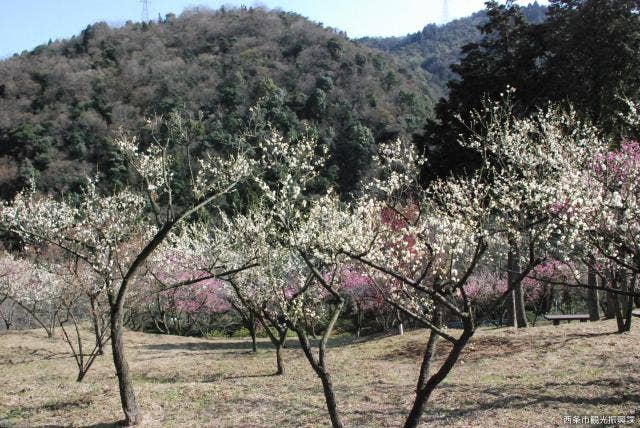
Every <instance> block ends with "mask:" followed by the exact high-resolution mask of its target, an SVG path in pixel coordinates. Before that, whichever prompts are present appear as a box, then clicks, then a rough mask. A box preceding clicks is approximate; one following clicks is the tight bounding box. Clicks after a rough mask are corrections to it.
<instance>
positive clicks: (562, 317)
mask: <svg viewBox="0 0 640 428" xmlns="http://www.w3.org/2000/svg"><path fill="white" fill-rule="evenodd" d="M544 317H545V319H547V320H549V321H551V322H553V325H560V321H567V322H571V321H574V320H578V321H580V322H587V321H589V314H555V315H544Z"/></svg>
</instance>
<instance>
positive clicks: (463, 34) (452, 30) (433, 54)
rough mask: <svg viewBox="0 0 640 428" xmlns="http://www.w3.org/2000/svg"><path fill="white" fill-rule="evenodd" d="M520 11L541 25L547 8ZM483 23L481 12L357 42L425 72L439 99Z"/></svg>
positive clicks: (478, 35)
mask: <svg viewBox="0 0 640 428" xmlns="http://www.w3.org/2000/svg"><path fill="white" fill-rule="evenodd" d="M521 11H522V14H523V16H524V18H525V19H526V20H527V21H528V22H531V23H540V22H543V21H544V19H545V14H546V12H547V7H546V6H542V5H540V4H538V2H534V3H531V4H529V5H527V6H523V7H522V9H521ZM486 21H487V14H486V11H480V12H477V13H474V14H473V15H471V16H469V17H465V18H461V19H456V20H454V21H451V22H449V23H447V24H446V25H442V26H438V25H435V24H429V25H427V26H425V27H424V28H423V29H422V31H418V32H416V33H413V34H408V35H407V36H405V37H385V38H376V37H366V38H363V39H360V42H362V43H364V44H366V45H367V46H371V47H374V48H377V49H380V50H383V51H386V52H389V53H392V54H394V55H396V56H398V57H399V58H402V59H404V60H405V61H407V62H408V63H409V64H410V65H411V69H412V70H414V71H415V70H418V69H422V70H423V71H425V72H426V73H427V76H428V80H429V83H430V85H431V88H432V91H433V94H434V95H435V96H436V97H438V98H440V97H443V96H445V95H446V93H447V82H448V81H449V80H451V79H453V78H455V75H454V73H453V72H452V71H451V68H450V66H451V64H454V63H457V62H458V61H459V60H460V55H461V48H462V46H464V45H466V44H467V43H471V42H477V41H479V40H480V38H481V34H480V30H479V29H478V27H479V26H480V25H482V24H484V23H485V22H486Z"/></svg>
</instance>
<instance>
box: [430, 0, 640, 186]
mask: <svg viewBox="0 0 640 428" xmlns="http://www.w3.org/2000/svg"><path fill="white" fill-rule="evenodd" d="M486 5H487V15H488V18H489V21H488V22H487V23H486V24H484V25H482V26H481V27H480V30H481V33H482V39H481V40H480V41H479V42H478V43H471V44H468V45H466V46H464V47H463V49H462V53H463V57H462V59H461V60H460V62H459V63H458V64H455V65H454V66H453V67H452V69H453V70H454V71H455V72H456V73H457V74H458V76H459V77H458V78H457V79H454V80H452V81H450V82H449V97H448V99H442V100H441V101H440V102H439V103H438V105H437V107H436V115H437V121H434V122H432V123H430V124H429V125H428V126H427V127H426V129H425V133H424V135H423V136H422V137H419V138H418V139H417V143H418V144H419V145H420V146H421V147H424V148H425V149H426V150H428V152H429V153H432V156H431V158H432V161H431V162H430V164H429V167H428V168H426V169H425V170H424V174H425V179H429V178H433V177H434V176H442V175H446V174H448V173H449V172H450V171H455V172H461V171H463V170H465V169H466V170H469V169H473V168H475V167H477V162H478V157H477V156H476V155H475V154H474V153H473V152H472V151H469V150H464V149H463V148H462V147H461V146H460V145H459V144H458V139H459V135H460V134H463V135H468V132H469V130H468V129H465V127H464V126H463V125H462V123H466V122H467V120H466V118H467V117H468V115H469V112H470V111H471V110H472V109H476V108H478V107H479V106H481V105H482V103H483V100H485V99H490V100H495V99H498V98H499V97H500V94H501V93H502V92H504V90H505V88H506V86H511V87H514V88H516V94H515V100H516V101H517V102H516V104H515V107H516V113H517V114H520V115H522V116H524V115H527V114H529V113H532V112H534V111H535V110H536V109H537V108H538V107H543V106H544V105H545V104H546V103H548V102H550V101H551V102H553V103H556V104H558V103H564V105H571V106H573V108H575V109H576V111H577V112H578V113H579V114H580V115H581V116H582V117H583V118H585V119H588V120H590V121H592V122H594V123H595V124H596V125H597V126H598V127H599V128H600V129H602V130H603V131H605V132H614V133H615V132H619V130H620V126H621V125H620V121H619V114H620V113H622V112H624V111H625V109H626V107H625V104H624V102H623V101H622V99H623V98H631V99H633V98H634V97H637V95H638V93H639V92H640V71H639V70H640V17H639V15H638V13H637V9H638V5H637V2H635V1H627V0H607V1H597V0H569V1H565V0H554V1H551V4H550V6H549V9H548V13H547V19H546V20H545V21H544V22H543V23H540V24H532V23H528V22H527V21H526V20H525V18H524V16H523V12H522V8H521V7H519V6H518V5H516V4H515V3H514V2H513V1H508V2H506V3H505V4H500V3H498V2H495V1H489V2H487V3H486ZM459 117H461V118H462V121H460V120H459Z"/></svg>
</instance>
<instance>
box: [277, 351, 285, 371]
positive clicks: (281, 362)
mask: <svg viewBox="0 0 640 428" xmlns="http://www.w3.org/2000/svg"><path fill="white" fill-rule="evenodd" d="M276 368H277V371H276V375H284V360H283V359H282V345H280V344H277V345H276Z"/></svg>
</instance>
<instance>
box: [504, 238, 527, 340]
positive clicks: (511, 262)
mask: <svg viewBox="0 0 640 428" xmlns="http://www.w3.org/2000/svg"><path fill="white" fill-rule="evenodd" d="M519 260H520V253H519V249H518V246H517V245H516V244H515V243H514V242H510V243H509V253H508V255H507V280H508V282H509V284H515V285H512V288H513V291H512V293H513V296H512V302H513V309H512V312H513V314H512V318H511V319H512V320H513V321H512V322H513V326H514V327H517V328H526V327H528V326H529V322H528V321H527V311H526V309H525V306H524V293H523V291H522V281H521V280H520V279H519V277H520V261H519ZM516 282H517V284H516Z"/></svg>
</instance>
